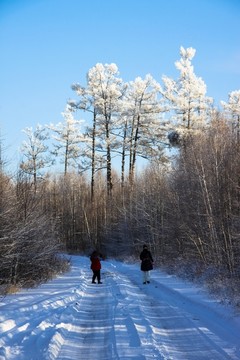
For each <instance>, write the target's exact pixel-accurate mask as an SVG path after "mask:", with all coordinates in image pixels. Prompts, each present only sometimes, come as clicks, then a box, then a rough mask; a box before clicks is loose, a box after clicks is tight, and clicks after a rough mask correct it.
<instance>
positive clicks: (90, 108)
mask: <svg viewBox="0 0 240 360" xmlns="http://www.w3.org/2000/svg"><path fill="white" fill-rule="evenodd" d="M72 90H73V91H75V93H76V95H77V96H78V100H73V99H72V100H69V102H68V104H69V105H70V106H71V108H72V109H74V110H82V111H84V112H87V113H89V114H91V119H90V122H91V125H89V126H86V131H85V133H84V137H85V140H86V143H85V145H86V146H85V150H84V154H83V155H84V160H83V162H82V164H81V170H82V171H84V170H88V169H89V168H91V199H92V200H93V198H94V184H95V173H96V171H97V170H98V169H99V168H100V166H101V163H102V161H101V158H102V156H100V155H99V154H98V153H97V150H96V149H97V148H99V147H100V144H99V142H98V138H97V111H98V110H97V108H96V106H95V102H94V97H93V96H92V91H90V90H88V88H85V87H83V86H81V85H80V84H78V83H75V84H73V85H72Z"/></svg>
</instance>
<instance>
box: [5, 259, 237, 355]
mask: <svg viewBox="0 0 240 360" xmlns="http://www.w3.org/2000/svg"><path fill="white" fill-rule="evenodd" d="M71 263H72V267H71V270H70V271H69V272H68V273H65V274H63V275H61V276H59V277H57V278H56V279H54V280H52V281H49V282H48V283H46V284H43V285H41V286H39V287H38V288H35V289H28V290H22V291H21V292H19V293H16V294H12V295H7V296H6V297H2V298H1V299H0V360H3V359H9V360H10V359H11V360H12V359H14V360H42V359H48V360H55V359H59V360H63V359H64V360H66V359H68V360H74V359H76V360H89V359H95V360H113V359H114V360H118V359H121V360H127V359H128V360H129V359H132V360H152V359H154V360H156V359H158V360H161V359H164V360H220V359H221V360H223V359H228V360H230V359H233V360H234V359H240V319H239V316H237V314H236V313H235V312H234V310H233V309H231V308H227V307H225V306H222V305H221V304H219V303H218V302H216V300H214V299H212V298H211V297H210V296H208V295H207V293H206V292H205V291H204V290H203V289H202V288H201V287H196V286H194V285H192V284H190V283H187V282H185V281H182V280H180V279H178V278H177V277H175V276H172V275H167V274H166V273H164V272H162V271H160V270H158V269H156V270H153V271H152V272H151V283H150V284H147V285H144V284H143V283H142V276H141V271H140V268H139V264H133V265H129V264H126V263H122V262H117V261H115V260H106V261H102V282H103V283H102V284H92V283H91V276H92V274H91V270H90V261H89V258H87V257H82V256H73V257H72V258H71Z"/></svg>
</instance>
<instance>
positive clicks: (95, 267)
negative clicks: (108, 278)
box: [90, 250, 102, 284]
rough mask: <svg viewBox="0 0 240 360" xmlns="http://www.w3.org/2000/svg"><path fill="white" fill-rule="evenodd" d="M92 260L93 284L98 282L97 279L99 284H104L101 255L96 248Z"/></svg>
mask: <svg viewBox="0 0 240 360" xmlns="http://www.w3.org/2000/svg"><path fill="white" fill-rule="evenodd" d="M90 260H91V269H92V272H93V276H92V284H96V281H95V280H96V279H97V282H98V284H102V282H101V261H100V255H99V253H98V252H97V251H96V250H95V251H93V253H92V255H91V256H90Z"/></svg>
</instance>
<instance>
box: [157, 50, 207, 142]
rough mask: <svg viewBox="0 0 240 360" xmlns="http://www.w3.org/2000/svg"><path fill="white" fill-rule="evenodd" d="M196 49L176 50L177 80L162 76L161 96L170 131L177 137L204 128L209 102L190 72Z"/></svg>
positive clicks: (198, 80) (192, 70) (202, 88)
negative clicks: (165, 107)
mask: <svg viewBox="0 0 240 360" xmlns="http://www.w3.org/2000/svg"><path fill="white" fill-rule="evenodd" d="M195 52H196V50H195V49H193V48H191V47H190V48H187V49H184V48H183V47H181V48H180V55H181V58H180V60H179V61H176V63H175V66H176V68H177V70H179V72H180V76H179V78H178V79H177V80H173V79H171V78H169V77H167V76H163V77H162V81H163V84H164V85H163V88H161V89H160V92H161V94H162V95H163V97H164V98H165V99H166V105H167V107H168V110H169V111H170V113H171V120H172V121H173V129H174V130H175V131H176V132H177V133H178V134H179V135H180V136H184V135H185V134H187V133H189V132H190V131H192V132H197V131H199V130H203V129H204V128H205V127H206V126H207V122H208V114H209V109H210V107H211V104H212V103H213V99H212V98H210V97H207V96H206V92H207V88H206V85H205V83H204V81H203V80H202V78H200V77H197V76H196V74H195V73H194V67H193V65H192V59H193V57H194V56H195Z"/></svg>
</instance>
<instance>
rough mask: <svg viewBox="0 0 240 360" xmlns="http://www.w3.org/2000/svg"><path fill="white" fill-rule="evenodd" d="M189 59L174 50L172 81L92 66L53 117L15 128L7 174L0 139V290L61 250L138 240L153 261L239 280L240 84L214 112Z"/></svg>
mask: <svg viewBox="0 0 240 360" xmlns="http://www.w3.org/2000/svg"><path fill="white" fill-rule="evenodd" d="M194 55H195V50H194V49H192V48H188V49H184V48H181V49H180V56H181V57H180V60H179V61H177V62H176V64H175V65H176V68H177V69H178V70H179V78H178V79H176V80H174V79H171V78H168V77H166V76H165V77H163V78H162V81H163V85H160V84H159V83H157V82H156V81H155V80H154V79H153V78H152V76H151V75H146V77H145V79H142V78H136V79H135V80H134V81H132V82H129V83H124V82H123V80H122V79H121V78H120V77H119V74H118V68H117V66H116V65H115V64H105V65H103V64H96V66H94V67H93V68H92V69H90V70H89V72H88V73H87V85H86V86H82V85H80V84H73V85H72V89H73V92H74V95H75V96H76V99H73V100H69V101H68V103H67V105H66V108H65V111H64V112H63V114H62V115H63V119H64V120H63V122H62V123H59V124H48V125H38V126H37V127H36V129H32V128H27V129H25V130H24V131H25V134H26V141H25V142H24V143H23V144H22V156H23V160H22V162H21V163H20V164H19V167H18V169H17V171H16V174H15V175H10V174H8V173H7V172H6V171H5V166H4V161H3V158H4V155H5V154H4V151H3V150H2V149H3V142H2V141H1V144H0V145H1V152H0V154H1V159H0V165H1V167H0V240H1V241H0V259H1V261H0V281H1V285H2V286H3V287H4V286H5V287H8V286H9V285H11V286H32V285H34V284H36V283H38V282H42V281H46V280H47V279H49V278H51V277H52V276H53V275H54V274H55V273H57V272H59V271H64V270H65V269H66V268H67V266H68V264H67V261H66V260H65V259H64V258H63V257H61V255H60V254H61V253H66V252H68V253H85V254H89V253H90V251H92V250H93V249H98V250H100V252H101V253H103V254H104V256H114V257H120V258H127V257H131V256H133V257H134V256H137V257H138V254H139V251H140V249H141V248H142V245H143V244H144V243H147V244H148V245H149V247H150V248H151V250H152V253H153V254H154V257H155V263H156V264H157V265H159V266H164V265H166V264H168V265H169V264H170V265H171V266H172V267H173V268H174V266H180V264H184V266H187V267H188V270H189V271H191V273H194V274H199V276H201V273H202V272H203V271H206V270H207V269H212V270H211V271H214V272H215V273H216V274H217V276H219V277H221V276H223V275H224V277H227V278H231V279H238V278H239V275H240V274H239V271H240V270H239V269H240V177H239V174H240V156H239V150H240V137H239V135H240V132H239V131H240V90H237V91H233V92H231V93H230V94H229V101H228V102H227V103H224V102H222V108H223V109H222V110H221V111H220V110H217V109H216V108H215V107H214V101H213V99H212V98H209V97H207V96H206V85H205V84H204V82H203V80H202V79H201V78H199V77H197V76H196V75H195V73H194V69H193V66H192V63H191V61H192V58H193V57H194ZM79 114H81V115H82V116H83V115H84V114H85V115H86V116H87V118H88V121H87V122H86V124H87V125H86V124H85V123H84V122H82V121H79V120H76V117H78V116H79ZM6 155H7V154H6ZM141 158H142V159H144V160H145V165H144V167H143V168H142V170H140V169H139V168H138V166H137V165H138V164H139V162H140V161H141V160H140V159H141ZM56 166H57V167H58V171H57V172H56ZM59 168H60V169H61V171H59ZM140 168H141V166H140Z"/></svg>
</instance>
